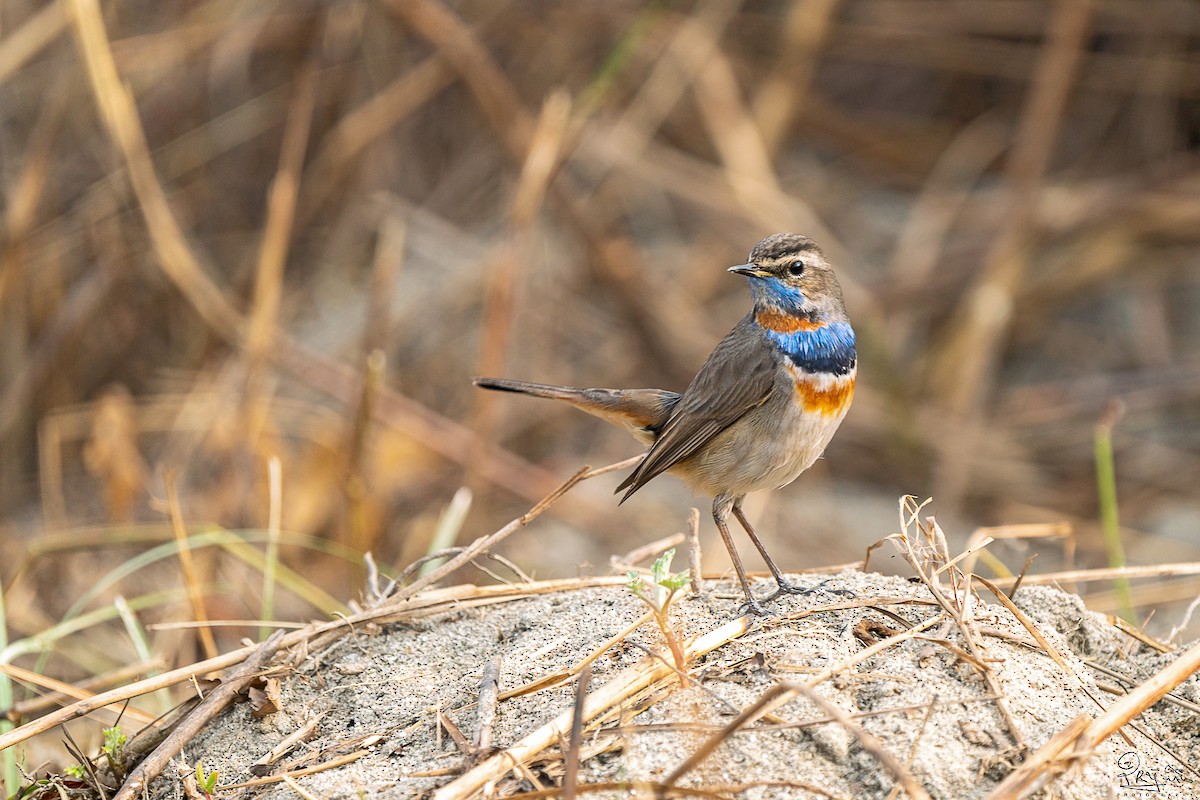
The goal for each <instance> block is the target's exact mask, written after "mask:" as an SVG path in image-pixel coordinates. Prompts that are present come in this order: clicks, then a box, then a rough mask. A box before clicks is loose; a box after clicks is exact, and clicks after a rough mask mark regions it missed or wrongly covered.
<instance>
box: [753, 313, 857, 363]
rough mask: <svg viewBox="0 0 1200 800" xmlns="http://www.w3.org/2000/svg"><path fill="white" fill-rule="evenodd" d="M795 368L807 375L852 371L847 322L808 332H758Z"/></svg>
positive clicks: (851, 342)
mask: <svg viewBox="0 0 1200 800" xmlns="http://www.w3.org/2000/svg"><path fill="white" fill-rule="evenodd" d="M761 330H762V332H763V333H765V334H766V335H767V338H768V339H770V340H771V341H773V342H774V343H775V344H776V345H778V346H779V349H780V350H782V351H783V353H784V355H786V356H787V357H788V358H789V359H791V361H792V363H793V364H795V365H796V367H797V368H798V369H801V370H804V371H805V372H809V373H814V374H815V373H822V372H825V373H831V374H833V375H845V374H847V373H849V372H850V370H852V369H854V367H855V365H856V364H857V363H858V356H857V353H856V351H855V349H854V329H853V328H851V327H850V323H848V322H831V323H829V324H828V325H822V326H821V327H819V328H814V329H813V330H808V331H794V332H792V333H780V332H778V331H770V330H767V329H765V328H762V329H761Z"/></svg>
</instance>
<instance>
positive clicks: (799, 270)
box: [787, 261, 804, 277]
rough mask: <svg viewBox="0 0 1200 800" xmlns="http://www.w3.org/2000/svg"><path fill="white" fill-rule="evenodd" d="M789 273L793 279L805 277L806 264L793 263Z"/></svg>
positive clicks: (789, 267) (800, 262)
mask: <svg viewBox="0 0 1200 800" xmlns="http://www.w3.org/2000/svg"><path fill="white" fill-rule="evenodd" d="M787 271H788V275H791V276H792V277H799V276H801V275H803V274H804V262H803V261H793V262H792V263H791V264H788V268H787Z"/></svg>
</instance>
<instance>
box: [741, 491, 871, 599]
mask: <svg viewBox="0 0 1200 800" xmlns="http://www.w3.org/2000/svg"><path fill="white" fill-rule="evenodd" d="M733 514H734V516H736V517H737V518H738V522H740V523H742V527H743V528H745V529H746V533H747V534H749V536H750V541H752V542H754V546H755V547H757V548H758V552H759V554H760V555H762V557H763V561H766V562H767V567H768V568H769V569H770V570H771V575H773V576H774V577H775V583H776V585H777V586H778V587H779V588H777V589H776V590H775V591H774V592H772V593H771V594H770V595H768V596H767V598H766V599H765V600H763V602H764V603H769V602H771V601H772V600H774V599H775V598H776V597H779V595H781V594H812V593H813V592H817V591H820V590H821V589H823V588H824V586H825V584H826V583H828V582H829V580H828V579H826V580H823V581H821V582H820V583H818V584H817V585H816V586H814V587H812V588H811V589H805V588H804V587H802V586H797V585H796V584H794V583H792V582H791V581H789V580H787V579H786V578H784V577H783V573H782V572H780V571H779V567H777V566H775V562H774V561H773V560H772V559H771V556H770V555H768V554H767V548H765V547H763V543H762V540H761V539H759V538H758V534H757V533H755V532H754V528H753V526H751V525H750V521H749V520H748V519H746V513H745V512H744V511H742V499H741V498H740V497H739V498H738V499H737V500H735V501H734V503H733ZM827 591H829V592H830V593H832V594H841V595H846V596H848V597H853V596H854V592H851V591H847V590H846V589H828V590H827Z"/></svg>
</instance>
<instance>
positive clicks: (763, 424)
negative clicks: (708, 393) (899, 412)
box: [670, 370, 855, 496]
mask: <svg viewBox="0 0 1200 800" xmlns="http://www.w3.org/2000/svg"><path fill="white" fill-rule="evenodd" d="M854 377H855V375H854V373H853V372H851V373H850V374H848V375H840V376H835V375H805V374H796V373H794V372H791V371H790V370H789V374H788V375H787V376H786V377H785V376H781V380H780V384H779V385H778V386H777V389H776V391H775V392H774V393H773V395H772V398H771V399H770V400H768V401H767V402H766V403H764V404H763V405H761V406H759V407H758V408H756V409H754V410H753V411H751V412H750V413H749V414H747V415H746V416H745V417H743V418H742V419H740V420H738V421H737V422H736V423H734V424H733V425H731V426H730V427H729V428H726V429H725V430H724V431H722V432H721V433H719V434H718V435H717V436H716V437H715V438H714V439H713V440H712V441H711V442H709V443H708V444H706V445H705V446H704V447H703V448H702V449H701V451H700V452H699V453H697V454H696V455H694V456H692V457H691V458H689V459H687V460H686V461H683V462H681V463H679V464H677V465H675V467H673V468H672V469H671V470H670V471H671V472H672V473H674V474H676V475H678V476H679V477H680V478H682V479H683V480H685V481H686V482H687V483H689V484H690V485H691V486H692V487H693V488H695V489H696V490H698V491H701V492H704V493H706V494H710V495H720V494H726V495H732V496H738V495H743V494H747V493H748V492H754V491H760V490H763V489H777V488H779V487H781V486H786V485H787V484H789V483H791V482H792V481H794V480H795V479H796V478H797V477H799V475H800V473H802V472H804V470H806V469H808V468H809V467H811V466H812V465H813V463H814V462H815V461H816V460H817V459H818V458H820V457H821V454H822V453H823V452H825V448H826V447H827V446H828V445H829V441H830V440H831V439H832V438H833V435H834V433H836V432H837V429H838V426H839V425H841V423H842V420H843V419H845V417H846V412H847V411H849V410H850V401H851V399H852V398H853V395H854Z"/></svg>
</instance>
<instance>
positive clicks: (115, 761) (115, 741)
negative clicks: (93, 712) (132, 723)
mask: <svg viewBox="0 0 1200 800" xmlns="http://www.w3.org/2000/svg"><path fill="white" fill-rule="evenodd" d="M101 732H102V733H103V734H104V744H103V746H101V748H100V752H101V754H103V756H104V759H105V760H106V761H107V762H108V769H109V771H110V772H111V773H112V774H113V776H114V777H116V778H117V780H119V781H124V780H125V743H126V742H127V741H128V739H127V738H126V736H125V732H124V731H122V730H121V729H120V727H117V726H114V727H112V728H105V729H104V730H103V731H101Z"/></svg>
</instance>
